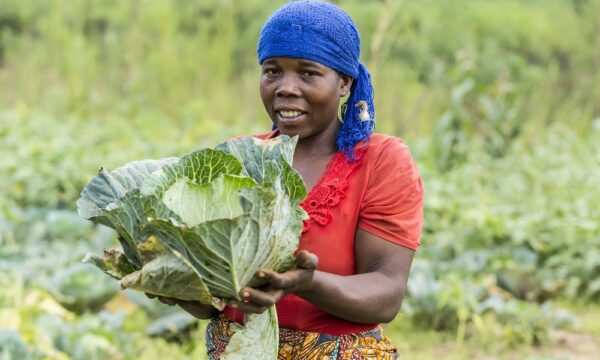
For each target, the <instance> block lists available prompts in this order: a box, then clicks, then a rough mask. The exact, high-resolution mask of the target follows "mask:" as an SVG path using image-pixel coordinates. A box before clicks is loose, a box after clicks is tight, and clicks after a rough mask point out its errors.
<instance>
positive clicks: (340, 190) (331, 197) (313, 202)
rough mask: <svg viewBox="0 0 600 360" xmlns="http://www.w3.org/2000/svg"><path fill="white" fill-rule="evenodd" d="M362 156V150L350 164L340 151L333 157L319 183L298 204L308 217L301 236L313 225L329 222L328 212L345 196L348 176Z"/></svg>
mask: <svg viewBox="0 0 600 360" xmlns="http://www.w3.org/2000/svg"><path fill="white" fill-rule="evenodd" d="M363 154H364V149H362V150H359V151H357V153H356V158H357V160H356V161H355V162H352V163H351V162H348V161H347V160H346V154H345V153H344V152H342V151H340V152H338V153H336V154H335V155H334V156H333V158H332V159H331V161H330V162H329V164H327V167H326V168H325V172H324V173H323V175H322V176H321V178H320V179H319V181H318V182H317V183H316V184H315V186H314V187H313V188H312V190H311V191H310V192H309V193H308V195H307V196H306V199H304V201H303V202H301V203H300V206H301V207H302V208H303V209H304V211H306V213H307V214H308V216H309V218H308V219H307V220H304V223H303V226H302V234H304V233H306V232H307V231H309V230H310V228H311V227H312V225H313V224H319V225H321V226H324V225H327V224H329V223H330V222H331V212H330V210H331V208H333V207H334V206H336V205H337V204H339V203H340V200H341V199H342V198H344V196H345V195H346V189H347V188H348V176H349V175H350V174H351V173H352V171H353V170H354V169H356V167H357V166H358V165H360V163H361V160H362V155H363Z"/></svg>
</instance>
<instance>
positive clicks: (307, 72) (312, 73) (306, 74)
mask: <svg viewBox="0 0 600 360" xmlns="http://www.w3.org/2000/svg"><path fill="white" fill-rule="evenodd" d="M300 75H302V76H303V77H308V78H311V77H315V76H318V75H319V73H318V72H315V71H311V70H302V72H301V73H300Z"/></svg>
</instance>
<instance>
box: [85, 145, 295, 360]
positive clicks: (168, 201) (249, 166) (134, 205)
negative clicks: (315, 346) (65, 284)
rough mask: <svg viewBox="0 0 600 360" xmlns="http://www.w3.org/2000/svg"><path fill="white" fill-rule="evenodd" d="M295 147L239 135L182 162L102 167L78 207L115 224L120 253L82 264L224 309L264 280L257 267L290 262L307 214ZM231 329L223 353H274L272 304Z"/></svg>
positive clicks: (138, 286)
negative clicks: (294, 164)
mask: <svg viewBox="0 0 600 360" xmlns="http://www.w3.org/2000/svg"><path fill="white" fill-rule="evenodd" d="M296 143H297V138H289V137H287V136H284V135H282V136H279V137H277V138H275V139H270V140H260V139H256V138H253V137H243V138H236V139H232V140H229V141H227V142H225V143H223V144H220V145H218V146H217V147H216V148H215V149H200V150H196V151H194V152H192V153H189V154H187V155H185V156H183V157H181V158H165V159H160V160H141V161H134V162H131V163H128V164H126V165H124V166H122V167H120V168H117V169H115V170H113V171H110V172H109V171H107V170H105V169H100V171H99V173H98V175H97V176H96V177H94V178H93V179H92V180H91V181H90V182H89V184H88V185H87V186H86V187H85V188H84V189H83V191H82V193H81V197H80V199H79V200H78V202H77V205H78V212H79V214H80V215H81V216H82V217H84V218H86V219H89V220H91V221H93V222H96V223H99V224H103V225H106V226H109V227H111V228H113V229H114V230H115V231H116V232H117V234H118V238H119V241H120V243H121V246H122V249H109V250H105V252H104V254H103V255H102V256H97V255H92V254H88V255H87V256H86V258H85V259H84V261H85V262H90V263H92V264H94V265H96V266H97V267H99V268H100V269H102V270H103V271H104V272H105V273H107V274H108V275H110V276H112V277H113V278H115V279H117V280H118V281H119V284H120V286H121V288H129V289H134V290H139V291H143V292H146V293H150V294H154V295H159V296H167V297H173V298H177V299H182V300H195V301H200V302H202V303H204V304H207V305H212V306H214V307H215V308H217V309H219V310H222V309H223V306H224V303H225V302H226V301H227V299H237V300H241V297H240V295H239V292H240V290H241V289H242V288H243V287H245V286H251V287H257V286H260V285H262V284H263V283H262V280H261V279H260V278H258V277H257V276H256V272H257V270H258V269H260V268H268V269H273V270H275V271H278V272H282V271H285V270H287V269H289V268H291V267H292V266H293V264H294V251H295V250H296V248H297V247H298V239H299V237H300V234H301V231H302V221H303V220H304V219H306V218H307V215H306V213H305V212H304V210H302V208H301V207H300V205H299V204H300V202H301V201H302V200H303V199H304V198H305V197H306V189H305V186H304V182H303V181H302V178H301V177H300V175H299V174H298V173H297V172H296V171H295V170H293V169H292V167H291V163H292V158H293V154H294V149H295V146H296ZM234 330H236V334H235V335H234V336H233V338H232V339H231V343H230V346H229V347H228V349H227V351H226V354H225V355H224V358H227V359H241V358H248V356H250V358H254V359H263V358H264V359H275V358H276V356H277V343H278V339H277V337H278V328H277V317H276V312H275V310H274V308H272V309H270V310H269V311H267V312H265V313H264V314H261V315H258V316H248V317H247V318H246V319H245V326H244V327H243V328H240V327H236V329H234ZM247 344H251V345H252V346H251V347H250V348H248V347H247ZM249 349H251V352H252V354H251V355H250V354H249V353H248V351H249Z"/></svg>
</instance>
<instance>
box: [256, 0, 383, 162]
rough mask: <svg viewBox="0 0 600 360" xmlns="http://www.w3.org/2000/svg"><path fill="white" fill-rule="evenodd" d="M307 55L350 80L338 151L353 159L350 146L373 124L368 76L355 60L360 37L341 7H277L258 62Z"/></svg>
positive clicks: (262, 40)
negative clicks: (350, 78) (279, 57)
mask: <svg viewBox="0 0 600 360" xmlns="http://www.w3.org/2000/svg"><path fill="white" fill-rule="evenodd" d="M278 56H281V57H291V58H301V59H308V60H312V61H315V62H318V63H320V64H323V65H325V66H327V67H330V68H332V69H334V70H337V71H338V72H340V73H342V74H346V75H348V76H351V77H352V78H353V79H354V80H353V83H352V87H351V88H350V96H349V97H348V100H347V101H346V103H345V104H344V106H343V107H342V125H341V126H340V129H339V130H338V133H337V138H336V144H337V148H338V151H344V152H345V153H346V156H347V158H348V160H351V161H352V160H355V152H354V150H353V149H354V146H355V145H356V144H358V143H359V142H360V141H361V140H368V139H369V136H370V135H371V133H372V132H373V126H374V123H375V107H374V104H373V86H372V84H371V75H370V74H369V72H368V71H367V68H366V67H365V65H364V64H363V63H362V62H360V61H359V57H360V37H359V35H358V30H357V29H356V25H355V24H354V21H352V18H351V17H350V16H349V15H348V14H346V13H345V12H344V11H343V10H342V9H340V8H339V7H337V6H335V5H333V4H329V3H325V2H320V1H311V0H308V1H293V2H290V3H288V4H286V5H284V6H283V7H281V8H279V9H278V10H277V11H275V12H274V13H273V14H272V15H271V17H270V18H269V19H268V20H267V22H266V23H265V25H264V26H263V28H262V30H261V33H260V39H259V41H258V62H259V63H260V64H261V65H262V63H263V61H264V60H266V59H268V58H271V57H278Z"/></svg>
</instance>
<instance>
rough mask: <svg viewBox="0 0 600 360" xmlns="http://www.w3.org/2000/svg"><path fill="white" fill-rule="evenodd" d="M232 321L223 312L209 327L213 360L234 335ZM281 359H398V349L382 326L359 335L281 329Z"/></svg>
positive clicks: (279, 357) (207, 342)
mask: <svg viewBox="0 0 600 360" xmlns="http://www.w3.org/2000/svg"><path fill="white" fill-rule="evenodd" d="M230 324H231V320H229V318H227V316H225V315H223V314H221V315H219V316H218V317H216V318H213V319H212V321H211V322H210V324H209V325H208V327H207V328H206V348H207V350H208V356H209V358H210V360H217V359H219V357H220V356H221V354H222V353H223V351H225V347H226V346H227V343H228V342H229V339H230V338H231V336H232V335H233V332H232V331H231V330H230V326H229V325H230ZM277 358H278V360H288V359H303V360H304V359H306V360H322V359H326V360H358V359H384V360H388V359H390V360H391V359H394V360H395V359H397V358H398V352H397V350H396V347H395V346H394V344H392V343H391V342H390V341H389V340H388V339H387V338H386V337H385V336H383V335H382V334H381V329H380V328H378V329H374V330H368V331H364V332H361V333H358V334H347V335H340V336H334V335H326V334H319V333H315V332H308V331H303V330H292V329H279V355H278V357H277Z"/></svg>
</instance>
